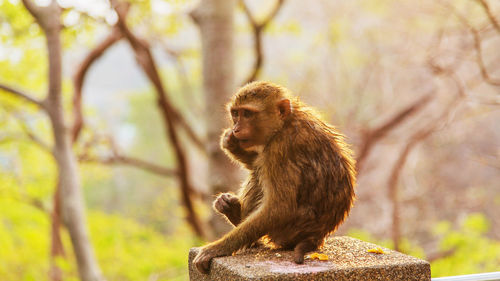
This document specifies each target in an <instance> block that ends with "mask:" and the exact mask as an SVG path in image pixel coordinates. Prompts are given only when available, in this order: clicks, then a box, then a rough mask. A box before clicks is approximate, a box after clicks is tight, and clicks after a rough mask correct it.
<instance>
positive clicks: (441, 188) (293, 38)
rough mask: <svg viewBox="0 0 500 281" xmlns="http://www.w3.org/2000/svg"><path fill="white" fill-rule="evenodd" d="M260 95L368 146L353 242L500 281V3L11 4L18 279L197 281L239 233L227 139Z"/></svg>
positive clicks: (4, 145)
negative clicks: (192, 278) (234, 118)
mask: <svg viewBox="0 0 500 281" xmlns="http://www.w3.org/2000/svg"><path fill="white" fill-rule="evenodd" d="M49 66H50V67H49ZM254 80H270V81H273V82H275V83H279V84H282V85H284V86H286V87H287V88H289V89H290V90H291V91H292V92H293V93H295V94H296V95H298V96H300V98H301V99H302V100H303V101H305V102H306V103H308V104H309V105H311V106H314V107H316V108H317V109H318V110H319V111H320V112H321V114H322V116H323V117H324V119H325V120H327V121H328V122H329V123H331V124H333V125H335V126H336V127H337V128H338V129H339V130H340V131H341V132H343V133H344V134H346V136H347V137H348V142H349V143H351V144H352V147H353V149H354V151H355V154H356V160H357V163H358V164H357V168H358V185H357V188H356V193H357V201H356V203H355V206H354V208H353V209H352V212H351V214H350V216H349V218H348V219H347V221H346V222H345V223H344V224H343V225H342V226H341V227H340V228H339V230H338V231H337V232H336V234H335V235H350V236H352V237H356V238H360V239H363V240H365V241H370V242H374V243H378V244H380V245H383V246H386V247H389V248H392V249H396V250H399V251H401V252H403V253H407V254H410V255H414V256H416V257H419V258H423V259H426V260H428V261H430V262H431V266H432V276H433V277H440V276H449V275H459V274H469V273H480V272H489V271H498V270H499V269H500V216H499V214H500V110H499V109H500V2H498V1H496V0H439V1H436V0H422V1H413V0H354V1H340V0H335V1H332V0H318V1H300V0H276V1H264V0H258V1H250V0H238V1H237V0H201V1H190V0H136V1H130V2H124V1H123V0H116V1H110V2H108V1H105V0H87V1H81V0H80V1H78V0H58V1H53V2H51V1H50V0H36V1H35V0H23V1H21V0H0V276H2V277H1V279H2V280H102V276H104V277H105V278H106V279H107V280H187V279H188V274H187V253H188V250H189V248H190V247H194V246H199V245H202V244H203V243H205V242H206V241H210V240H213V239H215V238H216V237H219V236H220V235H221V234H223V233H224V232H226V231H227V230H228V229H229V225H228V224H227V223H226V222H224V221H223V220H221V219H220V218H219V217H217V216H214V214H213V213H212V211H211V208H210V202H211V201H212V200H213V199H214V194H217V193H218V192H222V191H229V190H233V191H234V190H237V189H238V186H239V184H240V182H241V181H242V180H243V179H244V178H245V171H243V170H242V169H240V168H238V167H237V166H235V165H234V164H232V163H230V162H229V161H228V160H227V158H226V157H225V156H224V155H223V153H222V152H221V151H220V150H219V148H218V138H219V135H220V133H221V131H222V129H223V128H224V127H225V126H228V121H227V119H226V115H225V112H224V104H225V102H227V101H228V99H229V97H230V96H231V94H232V93H234V92H235V91H236V89H237V88H238V87H239V86H241V85H244V84H245V83H247V82H249V81H254Z"/></svg>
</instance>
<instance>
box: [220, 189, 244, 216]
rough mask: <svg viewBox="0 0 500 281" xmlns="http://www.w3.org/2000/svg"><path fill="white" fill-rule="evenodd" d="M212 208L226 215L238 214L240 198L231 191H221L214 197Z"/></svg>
mask: <svg viewBox="0 0 500 281" xmlns="http://www.w3.org/2000/svg"><path fill="white" fill-rule="evenodd" d="M214 209H215V210H216V211H217V212H219V213H221V214H224V215H226V216H228V215H229V216H239V215H240V212H241V204H240V200H239V199H238V197H236V196H235V195H233V194H231V193H222V194H220V195H219V196H218V197H217V199H215V201H214Z"/></svg>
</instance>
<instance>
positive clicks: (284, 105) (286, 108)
mask: <svg viewBox="0 0 500 281" xmlns="http://www.w3.org/2000/svg"><path fill="white" fill-rule="evenodd" d="M278 110H279V111H280V116H281V118H286V117H287V116H288V115H289V114H290V112H292V105H291V104H290V100H289V99H282V100H280V101H279V102H278Z"/></svg>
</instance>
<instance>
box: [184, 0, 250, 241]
mask: <svg viewBox="0 0 500 281" xmlns="http://www.w3.org/2000/svg"><path fill="white" fill-rule="evenodd" d="M235 4H236V2H235V0H202V1H201V2H200V4H199V5H198V7H197V8H196V9H195V10H194V11H193V12H192V13H191V16H192V17H193V19H194V21H195V22H196V23H197V24H198V27H199V29H200V34H201V44H202V56H203V60H202V64H203V65H202V68H203V91H204V96H205V101H206V102H205V104H206V112H205V116H206V124H207V125H206V127H207V153H208V158H209V160H208V161H209V163H208V175H209V178H208V184H209V188H210V193H212V194H216V193H219V192H226V191H228V190H235V189H236V188H237V187H238V184H239V181H240V176H239V172H238V169H237V167H236V166H235V165H234V164H233V163H231V162H230V161H229V159H228V158H227V157H226V156H225V155H224V153H223V152H222V150H221V149H220V148H219V136H220V134H221V133H222V129H223V128H225V127H227V126H228V123H227V121H226V120H227V119H226V112H225V109H224V104H225V103H227V102H228V101H229V98H230V97H231V95H232V94H233V92H234V91H235V82H234V45H233V37H234V29H233V25H234V23H233V22H234V19H233V14H234V9H235ZM210 225H211V227H212V228H213V230H214V232H215V235H216V236H220V235H221V234H223V233H224V232H226V231H227V230H228V229H229V225H228V224H227V222H225V221H224V220H223V219H222V218H220V217H219V216H218V215H215V214H213V215H212V219H211V220H210Z"/></svg>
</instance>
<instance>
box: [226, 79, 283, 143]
mask: <svg viewBox="0 0 500 281" xmlns="http://www.w3.org/2000/svg"><path fill="white" fill-rule="evenodd" d="M228 111H229V113H230V114H231V119H232V121H233V129H232V132H233V135H234V137H235V138H236V139H237V140H238V141H239V143H240V146H241V148H243V149H245V150H256V149H257V150H258V149H259V147H263V146H264V145H265V144H267V142H268V141H269V139H270V138H271V137H272V136H273V135H274V134H275V133H276V132H277V131H279V130H280V129H281V128H282V127H283V124H284V122H285V120H286V119H287V118H288V117H289V115H290V113H291V112H292V105H291V103H290V98H289V93H288V90H287V89H286V88H283V87H281V86H278V85H276V84H273V83H270V82H253V83H249V84H247V85H245V86H243V87H242V88H241V89H239V90H238V92H236V94H235V95H234V96H233V98H232V100H231V102H230V103H229V104H228Z"/></svg>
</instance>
